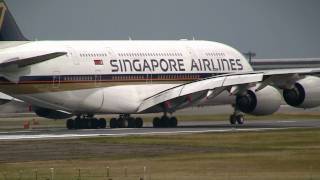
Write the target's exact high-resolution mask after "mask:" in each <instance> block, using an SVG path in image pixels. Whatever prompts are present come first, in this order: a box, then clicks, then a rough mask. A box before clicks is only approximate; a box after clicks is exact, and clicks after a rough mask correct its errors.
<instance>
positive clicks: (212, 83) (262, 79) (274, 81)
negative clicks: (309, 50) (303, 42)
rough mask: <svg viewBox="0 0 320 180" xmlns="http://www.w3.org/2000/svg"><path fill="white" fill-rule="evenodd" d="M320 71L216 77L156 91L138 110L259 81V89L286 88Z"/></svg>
mask: <svg viewBox="0 0 320 180" xmlns="http://www.w3.org/2000/svg"><path fill="white" fill-rule="evenodd" d="M318 74H320V68H303V69H281V70H267V71H254V72H245V73H238V74H225V75H221V76H213V77H209V78H206V79H201V80H198V81H194V82H190V83H186V84H182V85H179V86H176V87H173V88H171V89H167V90H165V91H163V92H160V93H158V94H155V95H153V96H151V97H149V98H147V99H145V100H144V101H143V102H142V103H141V105H140V106H139V109H138V112H139V113H141V112H145V111H147V110H151V111H152V110H153V109H156V108H166V109H169V110H170V109H171V110H172V111H174V110H175V109H177V108H181V107H183V106H187V104H189V105H190V104H192V103H196V102H197V101H198V100H200V99H203V98H205V97H208V98H209V97H210V98H214V97H215V96H217V95H219V94H220V93H221V92H222V91H224V90H226V89H228V90H229V91H230V93H231V94H237V93H238V92H239V91H241V90H242V89H248V88H250V87H253V86H255V85H257V84H259V86H258V89H257V91H258V90H261V89H263V88H264V87H266V86H267V85H272V86H275V87H279V88H283V87H287V86H290V85H292V84H294V82H296V81H297V80H300V79H303V78H304V77H305V76H306V75H318Z"/></svg>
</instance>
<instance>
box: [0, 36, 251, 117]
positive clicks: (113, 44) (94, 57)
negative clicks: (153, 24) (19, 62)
mask: <svg viewBox="0 0 320 180" xmlns="http://www.w3.org/2000/svg"><path fill="white" fill-rule="evenodd" d="M48 51H53V52H67V54H66V55H64V56H61V57H58V58H55V59H52V60H48V61H45V62H41V63H38V64H34V65H29V66H26V67H23V68H15V67H12V69H11V70H10V68H7V69H6V70H5V71H4V70H1V71H0V72H1V73H2V78H1V80H0V82H1V84H0V91H2V92H4V93H6V94H9V95H11V96H13V97H16V98H19V99H21V100H24V101H26V102H28V103H30V104H31V105H34V106H39V107H45V108H50V109H56V110H64V111H68V112H73V113H128V114H131V113H136V112H137V109H138V107H139V105H140V104H141V102H142V101H143V100H144V99H146V98H148V97H150V96H152V95H155V94H157V93H159V92H161V91H164V90H166V89H168V88H171V87H174V86H177V85H180V84H182V83H186V82H190V81H194V80H198V79H202V78H206V77H210V76H214V75H219V74H224V73H233V72H245V71H246V72H247V71H252V68H251V66H250V65H249V64H248V62H247V61H246V59H245V58H244V57H243V55H242V54H241V53H239V52H238V51H237V50H235V49H234V48H231V47H229V46H227V45H224V44H220V43H216V42H209V41H182V40H181V41H39V42H38V41H35V42H26V43H23V44H21V45H19V46H15V47H10V48H6V49H2V50H0V56H1V57H2V56H6V54H10V53H12V52H14V53H15V54H16V55H17V56H18V57H19V58H23V57H28V56H30V57H32V56H34V55H37V54H39V53H41V52H48ZM232 100H233V98H232V97H230V96H229V95H227V94H226V93H222V94H221V96H220V99H219V97H217V98H215V100H214V101H213V102H205V100H203V101H201V103H203V104H204V105H215V104H227V103H231V101H232ZM198 105H199V104H198ZM200 105H201V104H200Z"/></svg>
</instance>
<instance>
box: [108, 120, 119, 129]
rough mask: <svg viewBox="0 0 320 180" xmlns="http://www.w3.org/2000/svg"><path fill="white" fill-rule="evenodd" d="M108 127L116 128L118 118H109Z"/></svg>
mask: <svg viewBox="0 0 320 180" xmlns="http://www.w3.org/2000/svg"><path fill="white" fill-rule="evenodd" d="M109 124H110V128H112V129H113V128H118V120H117V119H116V118H112V119H111V120H110V123H109Z"/></svg>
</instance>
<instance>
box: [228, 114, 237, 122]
mask: <svg viewBox="0 0 320 180" xmlns="http://www.w3.org/2000/svg"><path fill="white" fill-rule="evenodd" d="M229 120H230V124H236V122H237V119H236V116H235V115H234V114H232V115H231V116H230V119H229Z"/></svg>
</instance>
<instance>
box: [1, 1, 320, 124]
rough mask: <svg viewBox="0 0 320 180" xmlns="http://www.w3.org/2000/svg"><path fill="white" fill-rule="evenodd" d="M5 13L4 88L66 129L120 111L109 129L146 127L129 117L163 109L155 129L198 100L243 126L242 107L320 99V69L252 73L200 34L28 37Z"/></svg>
mask: <svg viewBox="0 0 320 180" xmlns="http://www.w3.org/2000/svg"><path fill="white" fill-rule="evenodd" d="M0 15H1V17H0V41H1V42H0V91H1V92H2V93H4V94H5V95H8V96H9V97H12V98H11V99H17V100H20V101H24V102H26V103H28V104H30V105H31V106H32V109H33V111H35V113H36V114H37V115H38V116H41V117H45V118H50V119H68V120H67V121H66V127H67V128H68V129H96V128H106V126H107V121H106V119H103V118H101V119H97V118H95V115H97V114H114V115H119V116H118V117H115V118H112V119H110V121H109V126H110V127H111V128H141V127H143V119H142V118H139V117H137V118H133V117H132V116H131V115H133V114H135V115H138V116H139V114H146V113H163V116H162V117H155V118H154V119H153V127H155V128H164V127H166V128H168V127H176V126H177V125H178V119H177V118H176V117H174V116H173V115H172V114H173V113H174V112H175V111H177V110H179V109H183V108H188V107H193V106H214V105H224V104H232V105H233V107H234V113H233V114H232V115H230V119H229V120H230V123H231V124H244V113H245V114H252V115H268V114H272V113H274V112H276V111H277V110H278V109H279V107H280V104H281V99H282V98H283V99H284V100H285V102H286V103H287V104H288V105H291V106H293V107H299V108H312V107H316V106H319V105H320V89H319V88H320V78H319V77H318V75H319V72H320V69H319V68H294V69H273V70H261V71H254V70H253V69H252V67H251V66H250V64H249V63H248V61H247V60H246V58H245V57H244V56H243V54H241V53H240V52H239V51H238V50H236V49H235V48H233V47H230V46H228V45H225V44H222V43H218V42H211V41H202V40H172V41H136V40H122V41H120V40H119V41H29V40H28V39H27V38H25V36H24V35H23V34H22V32H21V30H20V29H19V27H18V26H17V24H16V22H15V20H14V18H13V16H12V14H11V13H10V11H9V10H8V7H7V6H6V4H5V2H4V1H2V0H1V1H0ZM280 92H281V93H280ZM6 99H8V97H7V98H6ZM6 99H4V100H6ZM9 99H10V98H9ZM72 117H75V118H72Z"/></svg>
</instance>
